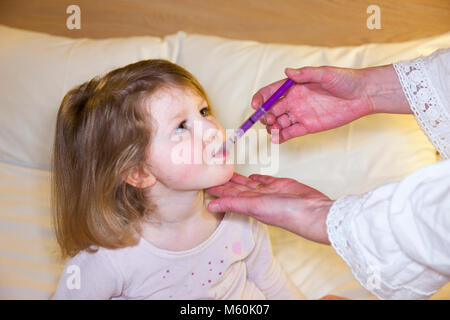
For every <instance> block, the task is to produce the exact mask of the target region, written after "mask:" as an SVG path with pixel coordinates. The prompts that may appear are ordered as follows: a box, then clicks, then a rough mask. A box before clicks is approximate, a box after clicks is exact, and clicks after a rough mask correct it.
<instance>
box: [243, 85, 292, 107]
mask: <svg viewBox="0 0 450 320" xmlns="http://www.w3.org/2000/svg"><path fill="white" fill-rule="evenodd" d="M285 81H286V79H283V80H279V81H276V82H273V83H271V84H269V85H267V86H265V87H263V88H261V89H259V90H258V91H257V92H256V93H255V94H254V95H253V97H252V102H251V106H252V108H253V109H255V110H256V109H258V108H259V107H260V106H261V105H262V104H263V103H264V102H265V101H266V100H267V99H269V97H270V96H271V95H273V94H274V93H275V91H277V90H278V88H279V87H281V85H282V84H283V83H284V82H285Z"/></svg>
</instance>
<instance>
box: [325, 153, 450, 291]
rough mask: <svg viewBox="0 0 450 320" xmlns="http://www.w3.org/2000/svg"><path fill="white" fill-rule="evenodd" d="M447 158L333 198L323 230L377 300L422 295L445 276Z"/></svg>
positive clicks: (449, 257) (448, 273)
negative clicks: (362, 191) (394, 179)
mask: <svg viewBox="0 0 450 320" xmlns="http://www.w3.org/2000/svg"><path fill="white" fill-rule="evenodd" d="M449 194H450V160H446V161H441V162H438V163H435V164H432V165H430V166H427V167H425V168H422V169H420V170H418V171H416V172H414V173H413V174H411V175H409V176H408V177H406V178H405V179H404V180H402V181H401V182H399V183H393V184H389V185H386V186H382V187H380V188H378V189H375V190H374V191H372V192H369V193H366V194H364V195H361V196H347V197H343V198H340V199H338V200H336V201H335V203H334V204H333V206H332V207H331V209H330V212H329V214H328V217H327V232H328V237H329V239H330V242H331V244H332V246H333V248H334V249H335V250H336V252H337V253H338V254H339V255H340V256H341V257H342V258H343V259H344V261H345V262H346V263H347V264H348V265H349V267H350V269H351V270H352V272H353V274H354V275H355V278H356V279H357V280H358V281H359V282H360V283H361V285H362V286H364V287H365V288H366V289H367V290H369V291H370V292H372V293H373V294H375V295H376V296H377V297H379V298H380V299H425V298H428V297H429V296H431V295H432V294H433V293H435V292H436V291H437V290H438V289H439V288H440V287H442V286H443V285H444V284H446V283H447V282H448V281H449V280H450V237H449V234H450V214H449V212H450V197H449V196H448V195H449Z"/></svg>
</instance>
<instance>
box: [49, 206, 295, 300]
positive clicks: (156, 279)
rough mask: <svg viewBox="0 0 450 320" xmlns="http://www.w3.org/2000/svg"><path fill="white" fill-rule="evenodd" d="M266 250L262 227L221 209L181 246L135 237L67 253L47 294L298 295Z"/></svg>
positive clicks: (158, 296) (146, 296)
mask: <svg viewBox="0 0 450 320" xmlns="http://www.w3.org/2000/svg"><path fill="white" fill-rule="evenodd" d="M303 298H304V297H303V295H302V294H301V293H300V291H299V290H298V289H297V288H296V287H295V285H294V284H293V283H292V282H291V281H290V280H289V279H288V277H287V275H286V273H285V272H284V270H283V269H282V267H281V266H280V264H279V263H278V261H277V260H276V259H275V257H274V256H273V254H272V247H271V244H270V239H269V236H268V232H267V229H266V227H265V226H264V225H263V224H261V223H260V222H257V221H256V220H254V219H252V218H250V217H247V216H245V215H239V214H235V213H227V214H225V215H224V217H223V219H222V221H221V222H220V224H219V226H218V227H217V228H216V230H215V231H214V232H213V233H212V234H211V236H210V237H209V238H208V239H207V240H205V241H204V242H203V243H201V244H200V245H198V246H196V247H195V248H192V249H189V250H185V251H167V250H162V249H159V248H157V247H155V246H153V245H151V244H150V243H148V242H147V241H146V240H144V239H141V240H140V242H139V243H138V245H136V246H134V247H127V248H122V249H115V250H112V249H105V248H100V249H99V250H98V251H97V252H96V253H88V252H86V251H82V252H80V253H78V254H77V255H76V256H75V257H73V258H71V259H69V260H68V261H67V263H66V266H65V268H64V270H63V273H62V275H61V279H60V281H59V284H58V287H57V289H56V292H55V294H54V296H53V299H303Z"/></svg>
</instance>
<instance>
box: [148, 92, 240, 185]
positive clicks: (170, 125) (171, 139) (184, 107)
mask: <svg viewBox="0 0 450 320" xmlns="http://www.w3.org/2000/svg"><path fill="white" fill-rule="evenodd" d="M145 106H146V108H147V111H148V110H150V113H151V116H152V118H153V119H154V123H153V125H156V127H155V129H154V131H153V137H152V142H151V146H150V148H149V149H148V154H147V159H148V162H149V164H150V168H151V169H150V170H151V173H152V174H153V176H155V178H156V180H158V181H159V182H161V183H163V184H164V185H166V186H167V187H169V188H171V189H176V190H201V189H204V188H208V187H211V186H215V185H219V184H223V183H225V182H227V181H228V180H229V179H230V178H231V176H232V175H233V170H234V168H233V165H232V164H229V163H226V162H227V161H226V155H224V154H218V155H216V156H213V153H214V151H215V150H217V149H218V148H219V147H220V146H221V145H222V143H223V142H224V141H225V130H224V129H223V127H222V126H221V125H220V123H219V122H218V121H217V120H216V119H215V118H214V117H213V116H212V115H211V110H210V107H209V106H208V105H207V102H206V101H205V100H204V99H203V98H202V97H201V96H199V95H198V94H197V93H195V91H194V90H192V89H189V88H178V87H171V88H167V89H160V90H158V91H157V92H156V93H155V94H152V95H151V97H149V98H148V99H147V100H146V105H145Z"/></svg>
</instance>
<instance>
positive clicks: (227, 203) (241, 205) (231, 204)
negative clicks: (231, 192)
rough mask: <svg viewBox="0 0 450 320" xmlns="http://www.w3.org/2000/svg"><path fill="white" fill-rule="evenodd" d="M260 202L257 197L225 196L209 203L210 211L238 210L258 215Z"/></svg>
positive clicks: (253, 215)
mask: <svg viewBox="0 0 450 320" xmlns="http://www.w3.org/2000/svg"><path fill="white" fill-rule="evenodd" d="M258 202H259V199H258V198H257V197H243V198H235V197H223V198H219V199H215V200H212V201H211V202H210V203H209V204H208V211H210V212H226V211H232V212H238V213H244V214H247V215H250V216H252V217H255V216H256V215H258ZM259 210H260V209H259Z"/></svg>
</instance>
